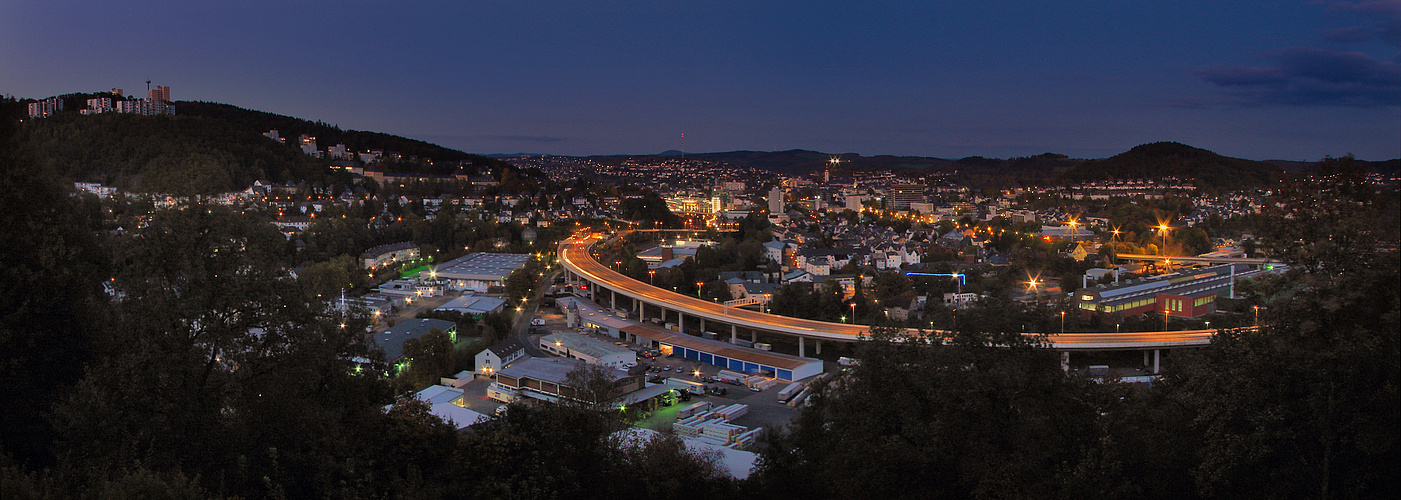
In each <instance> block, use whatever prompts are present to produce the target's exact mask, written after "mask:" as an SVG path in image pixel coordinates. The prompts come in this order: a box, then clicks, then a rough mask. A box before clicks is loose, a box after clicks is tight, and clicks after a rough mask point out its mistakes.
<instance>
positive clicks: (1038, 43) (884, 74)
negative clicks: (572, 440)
mask: <svg viewBox="0 0 1401 500" xmlns="http://www.w3.org/2000/svg"><path fill="white" fill-rule="evenodd" d="M934 3H935V2H927V1H925V2H850V1H847V2H817V1H796V2H778V1H774V2H766V1H755V0H749V1H733V2H707V1H690V2H670V1H657V0H651V1H641V2H610V1H592V2H579V1H567V2H566V1H561V2H530V1H516V0H512V1H464V0H455V1H415V0H404V1H393V2H391V1H379V2H355V1H351V2H324V3H312V2H301V1H296V0H285V1H280V2H262V1H219V2H208V1H199V0H191V1H186V2H149V1H144V0H128V1H122V2H103V1H86V2H81V1H66V0H52V1H45V2H27V1H18V0H0V7H3V12H4V14H3V15H0V93H6V94H11V95H15V96H20V97H46V96H49V95H54V94H60V93H67V92H77V91H95V90H105V89H108V88H112V87H120V88H123V89H126V91H127V93H129V94H139V93H140V92H141V91H142V90H143V89H144V88H145V80H146V79H147V78H150V79H151V80H153V81H154V82H155V83H156V84H162V85H169V86H170V87H171V89H172V94H173V96H174V97H175V99H177V100H207V101H218V102H226V103H230V104H234V105H238V106H242V107H246V108H252V109H259V110H264V111H270V112H274V113H279V114H287V115H292V116H297V117H302V118H308V119H312V120H322V121H325V122H328V123H333V124H338V125H340V126H342V127H344V128H354V129H365V130H376V131H383V132H389V133H394V134H400V135H405V136H409V137H414V138H419V139H424V140H429V141H432V142H437V143H440V144H443V145H446V146H450V147H455V148H459V149H463V150H466V151H470V152H478V153H512V152H537V153H554V154H610V153H655V152H660V151H663V150H667V149H680V148H681V138H680V136H681V134H683V133H684V134H685V135H686V139H685V141H686V143H685V149H686V150H687V151H692V152H705V151H729V150H738V149H754V150H783V149H793V148H803V149H814V150H820V151H826V152H856V153H862V154H867V155H871V154H916V155H928V156H938V157H945V158H957V157H962V156H969V155H982V156H991V157H1008V156H1022V155H1032V154H1039V153H1043V152H1048V151H1050V152H1058V153H1064V154H1068V155H1071V156H1076V157H1090V158H1094V157H1104V156H1109V155H1112V154H1116V153H1119V152H1122V151H1124V150H1127V149H1128V148H1131V147H1133V146H1135V145H1138V144H1141V143H1146V142H1154V141H1177V142H1183V143H1186V144H1190V145H1194V146H1198V147H1202V148H1206V149H1210V150H1213V151H1216V152H1218V153H1221V154H1225V155H1229V156H1238V157H1244V158H1253V159H1267V158H1282V159H1293V160H1316V159H1319V158H1321V157H1323V156H1325V155H1331V156H1339V155H1344V154H1348V153H1353V154H1356V155H1357V156H1358V157H1359V158H1362V159H1370V160H1379V159H1388V158H1396V157H1401V0H1385V1H1376V0H1369V1H1338V2H1333V1H1318V2H1310V1H1228V2H1222V1H1220V0H1215V1H1197V0H1179V1H1175V2H1148V1H1107V2H1106V1H1103V0H1099V1H1078V0H1062V1H1059V2H1024V1H1000V0H984V1H981V2H951V3H956V4H964V3H967V4H970V5H931V4H934ZM1028 4H1031V5H1028Z"/></svg>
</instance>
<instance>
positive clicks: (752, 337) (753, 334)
mask: <svg viewBox="0 0 1401 500" xmlns="http://www.w3.org/2000/svg"><path fill="white" fill-rule="evenodd" d="M758 341H759V332H757V331H754V330H750V331H749V342H750V343H754V342H758Z"/></svg>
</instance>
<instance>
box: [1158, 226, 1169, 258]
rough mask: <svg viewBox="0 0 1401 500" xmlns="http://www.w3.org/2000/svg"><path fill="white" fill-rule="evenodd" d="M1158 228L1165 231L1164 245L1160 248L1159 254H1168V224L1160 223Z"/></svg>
mask: <svg viewBox="0 0 1401 500" xmlns="http://www.w3.org/2000/svg"><path fill="white" fill-rule="evenodd" d="M1158 230H1159V231H1161V232H1162V233H1163V247H1162V248H1159V249H1158V255H1167V231H1168V225H1167V224H1158Z"/></svg>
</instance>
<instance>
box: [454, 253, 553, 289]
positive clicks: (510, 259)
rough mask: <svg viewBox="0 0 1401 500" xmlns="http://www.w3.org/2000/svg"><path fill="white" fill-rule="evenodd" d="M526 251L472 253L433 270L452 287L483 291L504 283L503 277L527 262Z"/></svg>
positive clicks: (528, 260)
mask: <svg viewBox="0 0 1401 500" xmlns="http://www.w3.org/2000/svg"><path fill="white" fill-rule="evenodd" d="M530 257H531V256H530V254H525V253H472V254H467V255H465V256H463V257H458V258H456V259H453V260H452V261H449V262H448V263H446V264H443V265H441V266H438V268H437V269H435V270H434V271H433V272H434V273H435V275H436V276H437V277H438V279H445V280H448V286H449V287H451V288H452V289H454V290H473V291H477V292H485V291H487V289H489V288H490V287H493V286H503V285H505V284H506V278H508V277H510V276H511V273H513V272H515V271H516V270H517V269H520V268H522V267H525V264H526V263H527V262H530Z"/></svg>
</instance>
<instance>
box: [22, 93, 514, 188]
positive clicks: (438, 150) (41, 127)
mask: <svg viewBox="0 0 1401 500" xmlns="http://www.w3.org/2000/svg"><path fill="white" fill-rule="evenodd" d="M175 106H176V109H177V113H178V114H176V115H174V116H137V115H129V114H115V113H106V114H99V115H89V116H84V115H80V114H78V113H76V112H64V113H59V114H58V115H56V116H53V117H49V118H43V119H30V120H25V121H24V122H23V123H21V124H20V125H19V130H18V132H19V134H18V142H17V143H16V145H17V146H16V147H17V148H18V149H19V152H20V154H21V155H23V156H26V157H30V158H35V159H37V161H39V162H41V163H42V164H43V166H44V167H45V168H47V169H49V170H51V171H52V172H55V173H57V174H59V175H60V176H62V177H64V178H66V179H69V180H73V181H91V182H100V183H103V184H107V185H112V186H117V187H120V188H123V189H127V190H132V191H145V192H162V193H171V194H178V195H189V194H213V193H219V192H226V191H235V190H241V189H244V188H246V187H248V186H249V185H250V184H252V182H253V181H254V180H258V179H262V180H270V181H273V182H279V183H281V182H287V181H292V182H303V181H307V182H313V183H318V182H323V181H325V180H326V178H327V176H329V175H331V173H330V171H329V170H328V169H327V168H326V167H327V166H328V165H330V162H331V160H329V159H318V158H314V157H311V156H308V155H306V154H304V153H302V151H301V149H300V148H299V147H298V146H297V145H296V141H297V138H298V137H299V136H300V135H301V134H307V135H312V136H315V137H316V138H317V142H318V145H319V146H320V147H321V148H322V149H325V148H326V147H327V146H332V145H335V144H338V143H343V144H345V145H346V146H347V147H348V148H349V149H351V150H352V151H360V150H368V149H380V150H384V151H386V152H397V153H400V154H401V155H403V158H404V159H403V160H400V161H389V162H385V163H384V164H383V167H384V168H385V169H386V170H388V171H391V172H405V173H423V174H450V173H453V172H454V171H456V170H457V169H458V168H459V165H460V164H465V165H466V166H468V168H471V169H473V170H475V169H476V168H478V167H482V166H494V167H502V166H506V165H505V164H504V163H503V162H500V161H499V160H495V159H491V158H487V157H484V156H477V155H470V154H467V153H463V152H461V151H456V150H452V149H447V148H443V147H441V146H436V145H433V144H429V143H426V142H423V141H417V140H412V139H406V138H403V137H397V136H393V135H388V134H381V133H376V132H361V131H343V130H340V129H338V128H335V127H332V126H329V125H325V124H322V123H316V122H310V121H307V120H302V119H298V118H292V117H287V116H281V115H275V114H272V113H265V112H261V111H250V110H246V109H242V108H238V107H234V106H229V105H226V104H214V103H201V102H178V103H176V105H175ZM271 129H277V130H278V131H279V133H280V134H281V135H282V136H283V137H285V138H287V139H288V140H287V143H286V144H283V143H280V142H277V141H274V140H272V139H269V138H267V137H264V136H263V135H262V134H263V133H264V132H266V131H268V130H271ZM410 156H413V157H417V161H410V160H409V157H410ZM497 170H498V171H499V170H500V169H499V168H498V169H497Z"/></svg>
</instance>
